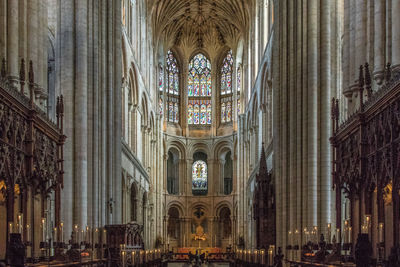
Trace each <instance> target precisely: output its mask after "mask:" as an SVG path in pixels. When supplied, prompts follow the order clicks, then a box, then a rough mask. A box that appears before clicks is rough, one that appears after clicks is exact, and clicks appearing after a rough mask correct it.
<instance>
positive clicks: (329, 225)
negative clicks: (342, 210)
mask: <svg viewBox="0 0 400 267" xmlns="http://www.w3.org/2000/svg"><path fill="white" fill-rule="evenodd" d="M331 226H332V225H331V223H328V233H327V238H328V243H329V244H330V243H331V234H332V232H331Z"/></svg>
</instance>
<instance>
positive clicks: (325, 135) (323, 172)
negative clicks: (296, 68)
mask: <svg viewBox="0 0 400 267" xmlns="http://www.w3.org/2000/svg"><path fill="white" fill-rule="evenodd" d="M333 4H334V2H332V1H330V0H322V1H321V7H320V10H321V11H320V13H321V14H320V16H319V17H320V20H321V36H320V40H321V41H320V46H321V48H320V49H321V51H320V57H321V60H320V62H321V66H320V72H321V81H320V96H319V111H320V112H319V114H320V115H319V117H320V118H319V123H318V124H316V125H318V127H320V133H319V134H320V136H321V137H320V138H319V139H320V141H319V155H318V161H319V167H318V169H319V173H318V185H319V188H318V190H317V192H318V203H319V204H320V208H319V210H318V213H319V220H318V226H319V229H320V233H324V234H326V230H327V225H328V223H332V220H331V209H330V208H331V191H332V182H331V181H332V179H331V145H330V143H329V137H330V135H331V133H332V131H331V92H332V91H333V89H332V88H331V85H332V73H334V69H333V67H332V66H333V62H332V51H333V50H334V48H335V43H334V42H331V40H334V39H335V35H334V34H333V33H334V32H335V31H334V30H335V27H334V25H333V23H331V20H332V17H333V19H336V13H334V12H332V11H334V9H333V6H332V5H333ZM321 230H322V232H321ZM292 231H294V229H293V230H292Z"/></svg>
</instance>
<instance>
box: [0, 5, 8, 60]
mask: <svg viewBox="0 0 400 267" xmlns="http://www.w3.org/2000/svg"><path fill="white" fill-rule="evenodd" d="M6 57H7V0H0V60H3V58H4V59H6Z"/></svg>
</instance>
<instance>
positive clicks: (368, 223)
mask: <svg viewBox="0 0 400 267" xmlns="http://www.w3.org/2000/svg"><path fill="white" fill-rule="evenodd" d="M365 220H366V227H367V229H366V231H367V234H368V235H369V236H370V238H371V215H365Z"/></svg>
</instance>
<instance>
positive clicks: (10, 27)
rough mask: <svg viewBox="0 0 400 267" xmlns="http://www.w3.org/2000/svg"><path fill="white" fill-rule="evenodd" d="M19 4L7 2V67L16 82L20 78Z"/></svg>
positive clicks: (13, 1)
mask: <svg viewBox="0 0 400 267" xmlns="http://www.w3.org/2000/svg"><path fill="white" fill-rule="evenodd" d="M18 3H19V1H15V0H8V1H7V66H8V75H9V77H10V78H11V79H12V80H14V83H13V86H16V84H15V82H16V81H15V80H17V79H18V76H19V67H18V66H19V58H18V35H19V33H18Z"/></svg>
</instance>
